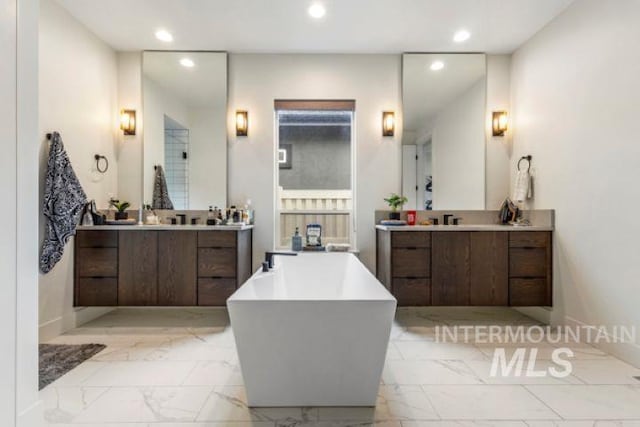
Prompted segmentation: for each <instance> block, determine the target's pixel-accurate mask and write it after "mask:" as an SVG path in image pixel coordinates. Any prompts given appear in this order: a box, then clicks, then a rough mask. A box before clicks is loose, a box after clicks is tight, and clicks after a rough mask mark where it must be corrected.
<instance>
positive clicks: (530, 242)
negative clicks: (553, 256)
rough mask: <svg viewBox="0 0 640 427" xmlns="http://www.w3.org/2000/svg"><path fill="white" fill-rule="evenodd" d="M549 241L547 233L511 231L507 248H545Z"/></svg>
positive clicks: (549, 236) (549, 237)
mask: <svg viewBox="0 0 640 427" xmlns="http://www.w3.org/2000/svg"><path fill="white" fill-rule="evenodd" d="M550 240H551V235H550V233H549V232H547V231H511V232H509V247H511V248H546V247H547V246H548V245H549V243H550Z"/></svg>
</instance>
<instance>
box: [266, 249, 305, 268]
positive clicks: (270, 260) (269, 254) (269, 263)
mask: <svg viewBox="0 0 640 427" xmlns="http://www.w3.org/2000/svg"><path fill="white" fill-rule="evenodd" d="M274 255H286V256H297V255H298V254H297V253H295V252H277V251H276V252H271V251H269V252H265V253H264V262H266V263H267V266H268V267H269V268H273V256H274Z"/></svg>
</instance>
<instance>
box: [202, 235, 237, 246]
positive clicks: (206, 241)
mask: <svg viewBox="0 0 640 427" xmlns="http://www.w3.org/2000/svg"><path fill="white" fill-rule="evenodd" d="M237 240H238V238H237V234H236V232H235V231H198V247H199V248H235V247H236V246H237Z"/></svg>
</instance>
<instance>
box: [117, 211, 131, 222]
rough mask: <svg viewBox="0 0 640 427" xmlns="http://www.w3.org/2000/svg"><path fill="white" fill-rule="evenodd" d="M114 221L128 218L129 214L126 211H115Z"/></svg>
mask: <svg viewBox="0 0 640 427" xmlns="http://www.w3.org/2000/svg"><path fill="white" fill-rule="evenodd" d="M115 218H116V221H120V220H122V219H127V218H129V214H128V213H127V212H116V216H115Z"/></svg>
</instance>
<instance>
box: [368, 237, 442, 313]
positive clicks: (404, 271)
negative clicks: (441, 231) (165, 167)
mask: <svg viewBox="0 0 640 427" xmlns="http://www.w3.org/2000/svg"><path fill="white" fill-rule="evenodd" d="M377 238H378V253H377V257H378V266H379V268H378V274H377V275H378V280H380V281H381V282H382V283H384V284H385V286H387V288H388V289H389V290H390V291H391V293H393V295H394V296H395V297H396V299H397V300H398V304H399V305H405V306H420V305H431V233H414V232H401V231H399V232H393V233H380V232H379V233H378V236H377ZM381 249H382V250H381Z"/></svg>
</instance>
